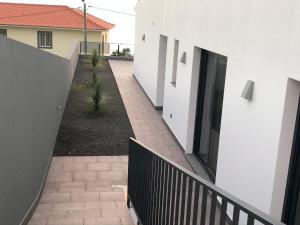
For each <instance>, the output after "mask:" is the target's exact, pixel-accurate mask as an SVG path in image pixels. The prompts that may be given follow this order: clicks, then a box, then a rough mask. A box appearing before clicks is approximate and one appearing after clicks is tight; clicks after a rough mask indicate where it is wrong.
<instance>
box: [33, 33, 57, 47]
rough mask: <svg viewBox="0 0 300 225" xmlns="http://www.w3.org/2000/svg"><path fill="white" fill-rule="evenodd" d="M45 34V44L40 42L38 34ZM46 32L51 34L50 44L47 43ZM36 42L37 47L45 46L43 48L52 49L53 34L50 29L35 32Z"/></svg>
mask: <svg viewBox="0 0 300 225" xmlns="http://www.w3.org/2000/svg"><path fill="white" fill-rule="evenodd" d="M41 34H45V45H41V44H40V35H41ZM47 34H50V35H51V43H50V45H47V43H46V42H47ZM37 44H38V48H45V49H52V48H53V34H52V31H38V32H37Z"/></svg>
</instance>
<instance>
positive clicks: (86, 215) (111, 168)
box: [29, 156, 133, 225]
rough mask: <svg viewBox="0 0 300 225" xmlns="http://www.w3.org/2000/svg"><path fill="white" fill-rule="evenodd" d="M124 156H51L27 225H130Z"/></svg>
mask: <svg viewBox="0 0 300 225" xmlns="http://www.w3.org/2000/svg"><path fill="white" fill-rule="evenodd" d="M127 164H128V157H127V156H96V157H95V156H91V157H53V159H52V163H51V167H50V170H49V174H48V177H47V181H46V184H45V189H44V191H43V194H42V197H41V200H40V203H39V205H38V207H37V209H36V211H35V213H34V215H33V217H32V218H31V221H30V223H29V225H133V222H132V219H131V217H130V214H129V211H128V209H127V206H126V201H125V194H124V193H125V192H124V189H125V190H126V187H125V186H124V185H126V184H127Z"/></svg>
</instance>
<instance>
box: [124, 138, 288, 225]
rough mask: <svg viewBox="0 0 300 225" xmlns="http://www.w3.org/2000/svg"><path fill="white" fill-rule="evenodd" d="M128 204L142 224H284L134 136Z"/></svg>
mask: <svg viewBox="0 0 300 225" xmlns="http://www.w3.org/2000/svg"><path fill="white" fill-rule="evenodd" d="M127 205H128V207H132V208H133V209H134V211H135V213H136V215H137V218H138V223H139V224H143V225H196V224H200V225H206V224H209V225H214V224H220V225H225V224H233V225H238V224H247V225H253V224H268V225H283V223H281V222H279V221H277V220H275V219H273V218H271V217H270V216H268V215H267V214H265V213H263V212H261V211H259V210H258V209H256V208H254V207H252V206H250V205H248V204H247V203H245V202H243V201H241V200H239V199H237V198H236V197H234V196H232V195H230V194H228V193H226V192H225V191H223V190H221V189H220V188H218V187H216V186H215V185H213V184H211V183H210V182H208V181H206V180H204V179H202V178H201V177H199V176H197V175H195V174H193V173H191V172H190V171H188V170H186V169H184V168H183V167H181V166H180V165H178V164H176V163H174V162H172V161H170V160H169V159H168V158H166V157H164V156H162V155H160V154H158V153H155V152H154V151H152V150H150V149H148V148H146V147H145V146H143V145H142V144H140V143H138V142H137V141H135V140H134V139H130V141H129V166H128V202H127ZM259 222H260V223H259Z"/></svg>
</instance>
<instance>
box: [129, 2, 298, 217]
mask: <svg viewBox="0 0 300 225" xmlns="http://www.w3.org/2000/svg"><path fill="white" fill-rule="evenodd" d="M299 10H300V2H299V1H296V0H290V1H281V0H272V1H271V0H263V1H258V0H255V1H238V0H226V1H220V0H164V1H162V0H160V1H157V0H142V1H141V2H139V3H138V4H137V18H136V49H135V64H134V71H135V72H134V73H135V76H136V77H137V79H138V81H139V82H140V84H141V85H142V87H143V88H144V90H145V91H146V93H147V94H148V96H149V97H150V98H151V100H152V101H153V102H154V104H155V103H156V102H155V100H156V87H157V85H156V84H157V66H158V62H157V58H158V50H159V49H158V46H159V43H158V40H159V35H160V34H164V35H166V36H167V37H168V50H167V63H166V64H167V65H166V81H165V92H164V103H163V107H164V108H163V118H164V120H165V121H166V123H167V124H168V126H169V127H170V128H171V130H172V132H173V133H174V135H175V136H176V137H177V139H178V141H179V142H180V144H181V145H182V146H183V148H184V149H185V150H186V152H189V153H191V152H192V142H193V133H194V132H193V129H194V127H193V121H194V117H195V106H194V105H195V104H196V94H195V93H196V92H197V85H195V82H198V76H199V75H198V69H197V68H198V67H199V65H200V61H199V60H195V57H196V58H200V50H199V48H202V49H207V50H209V51H212V52H216V53H218V54H222V55H225V56H227V57H228V62H227V71H226V83H225V93H224V102H223V115H222V126H221V137H220V144H219V156H218V166H217V176H216V185H217V186H219V187H221V188H222V189H224V190H226V191H228V192H230V193H231V194H233V195H235V196H237V197H238V198H240V199H242V200H244V201H246V202H248V203H250V204H252V205H254V206H255V207H257V208H259V209H261V210H263V211H265V212H266V213H269V214H271V215H272V216H274V217H276V218H278V219H280V217H281V211H282V205H283V199H284V191H285V183H286V177H287V171H288V160H289V157H290V147H291V139H292V132H293V124H294V122H293V121H294V119H295V110H291V111H292V117H291V119H290V121H288V122H287V123H284V122H285V121H286V120H284V118H283V116H284V114H283V113H284V110H285V108H284V107H290V106H292V105H296V104H297V98H296V97H295V96H296V95H297V94H298V93H299V90H298V89H297V88H296V89H295V90H294V92H293V95H292V97H291V99H286V94H287V93H288V90H287V87H288V80H289V78H292V79H294V80H295V82H296V81H297V80H300V63H299V59H300V29H299V27H300V13H298V12H299ZM159 19H161V21H158V20H159ZM152 22H154V23H152ZM143 33H145V34H146V40H145V42H143V41H141V38H142V34H143ZM175 39H178V40H179V59H180V57H181V55H182V53H183V52H184V51H185V52H187V61H186V64H182V63H180V62H178V68H177V69H178V71H177V83H176V87H174V86H172V84H170V81H171V76H172V67H173V51H174V49H173V48H174V40H175ZM195 47H198V48H195ZM247 80H253V81H255V88H254V96H253V101H252V102H247V101H246V100H245V99H243V98H241V97H240V95H241V93H242V90H243V87H244V85H245V83H246V81H247ZM296 86H297V85H296ZM295 99H296V100H295ZM287 100H288V101H287ZM285 102H286V104H285ZM171 114H172V118H171V116H170V115H171ZM287 115H288V114H287ZM281 130H282V132H281ZM279 143H281V144H279ZM279 153H280V154H281V155H284V156H285V157H279V156H280V154H279Z"/></svg>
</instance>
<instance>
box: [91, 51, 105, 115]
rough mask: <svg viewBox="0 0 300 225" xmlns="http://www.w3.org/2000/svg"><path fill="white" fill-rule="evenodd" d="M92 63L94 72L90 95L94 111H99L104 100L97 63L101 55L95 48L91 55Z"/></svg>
mask: <svg viewBox="0 0 300 225" xmlns="http://www.w3.org/2000/svg"><path fill="white" fill-rule="evenodd" d="M91 61H92V65H93V73H92V75H91V82H90V85H89V87H90V93H91V94H90V97H91V99H92V101H93V104H94V107H93V108H94V112H98V111H99V110H100V109H101V100H102V87H101V81H100V79H99V77H98V76H97V64H98V62H99V56H98V54H97V51H96V50H94V52H93V55H92V57H91Z"/></svg>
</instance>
